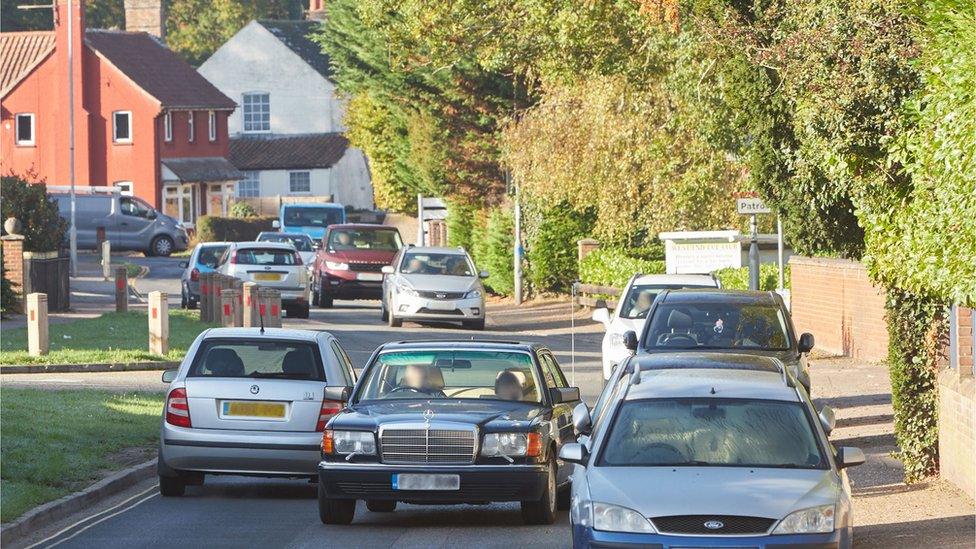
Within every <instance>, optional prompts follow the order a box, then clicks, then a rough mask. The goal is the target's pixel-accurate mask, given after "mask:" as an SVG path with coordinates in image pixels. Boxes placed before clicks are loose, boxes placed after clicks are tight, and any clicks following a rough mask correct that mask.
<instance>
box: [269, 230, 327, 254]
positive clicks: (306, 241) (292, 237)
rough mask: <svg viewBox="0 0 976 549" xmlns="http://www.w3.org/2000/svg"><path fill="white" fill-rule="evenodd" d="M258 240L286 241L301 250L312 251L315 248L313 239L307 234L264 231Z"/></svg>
mask: <svg viewBox="0 0 976 549" xmlns="http://www.w3.org/2000/svg"><path fill="white" fill-rule="evenodd" d="M258 242H284V243H285V244H291V245H292V246H294V247H295V249H296V250H298V251H300V252H311V251H313V250H314V247H313V246H312V239H311V238H309V237H308V235H307V234H283V233H264V234H262V235H259V236H258Z"/></svg>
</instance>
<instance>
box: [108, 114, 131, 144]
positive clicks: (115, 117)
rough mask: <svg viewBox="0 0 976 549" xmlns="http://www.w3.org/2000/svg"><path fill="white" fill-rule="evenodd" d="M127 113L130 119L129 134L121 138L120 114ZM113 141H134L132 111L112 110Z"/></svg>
mask: <svg viewBox="0 0 976 549" xmlns="http://www.w3.org/2000/svg"><path fill="white" fill-rule="evenodd" d="M119 115H125V116H126V117H127V118H128V119H129V124H128V126H129V136H128V137H125V138H121V139H120V138H119V127H118V116H119ZM112 143H132V111H113V112H112Z"/></svg>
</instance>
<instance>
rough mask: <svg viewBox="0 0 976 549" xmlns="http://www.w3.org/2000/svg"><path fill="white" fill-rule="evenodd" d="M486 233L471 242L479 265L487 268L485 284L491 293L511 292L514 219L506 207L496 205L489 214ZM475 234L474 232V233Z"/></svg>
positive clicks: (512, 286) (513, 285)
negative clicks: (497, 207) (500, 207)
mask: <svg viewBox="0 0 976 549" xmlns="http://www.w3.org/2000/svg"><path fill="white" fill-rule="evenodd" d="M478 233H480V234H483V235H485V236H484V237H483V238H479V239H476V240H475V241H474V242H473V245H474V247H475V256H476V257H477V260H478V268H479V269H484V270H486V271H488V278H487V279H486V280H485V281H484V283H485V287H486V288H487V289H488V290H489V291H491V292H492V293H496V294H501V295H511V294H512V292H513V291H514V289H515V281H514V278H515V274H514V272H513V271H514V269H515V250H514V249H513V248H512V246H513V244H514V242H515V222H514V220H513V219H512V214H511V213H510V212H508V211H505V210H501V209H495V210H492V211H491V212H490V213H489V214H488V222H487V227H486V229H485V230H484V231H478ZM475 234H477V233H475Z"/></svg>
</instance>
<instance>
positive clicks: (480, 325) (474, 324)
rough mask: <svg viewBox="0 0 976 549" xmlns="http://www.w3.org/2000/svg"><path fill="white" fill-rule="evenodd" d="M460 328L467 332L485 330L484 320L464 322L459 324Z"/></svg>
mask: <svg viewBox="0 0 976 549" xmlns="http://www.w3.org/2000/svg"><path fill="white" fill-rule="evenodd" d="M461 326H462V327H464V328H467V329H468V330H484V329H485V319H483V318H482V319H480V320H465V321H462V322H461Z"/></svg>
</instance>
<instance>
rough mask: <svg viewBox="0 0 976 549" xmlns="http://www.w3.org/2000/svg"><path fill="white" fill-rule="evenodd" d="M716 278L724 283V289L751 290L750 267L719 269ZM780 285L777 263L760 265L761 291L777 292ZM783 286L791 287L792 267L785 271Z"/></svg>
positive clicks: (786, 268) (786, 267) (787, 267)
mask: <svg viewBox="0 0 976 549" xmlns="http://www.w3.org/2000/svg"><path fill="white" fill-rule="evenodd" d="M715 276H716V278H718V279H719V281H721V282H722V287H723V288H727V289H730V290H748V289H749V267H740V268H738V269H737V268H734V267H730V268H728V269H719V270H717V271H715ZM778 284H779V266H778V265H776V264H775V263H763V264H761V265H759V289H760V290H775V289H776V288H777V287H778ZM783 286H784V287H785V288H789V287H790V266H789V265H786V266H785V267H784V269H783Z"/></svg>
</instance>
